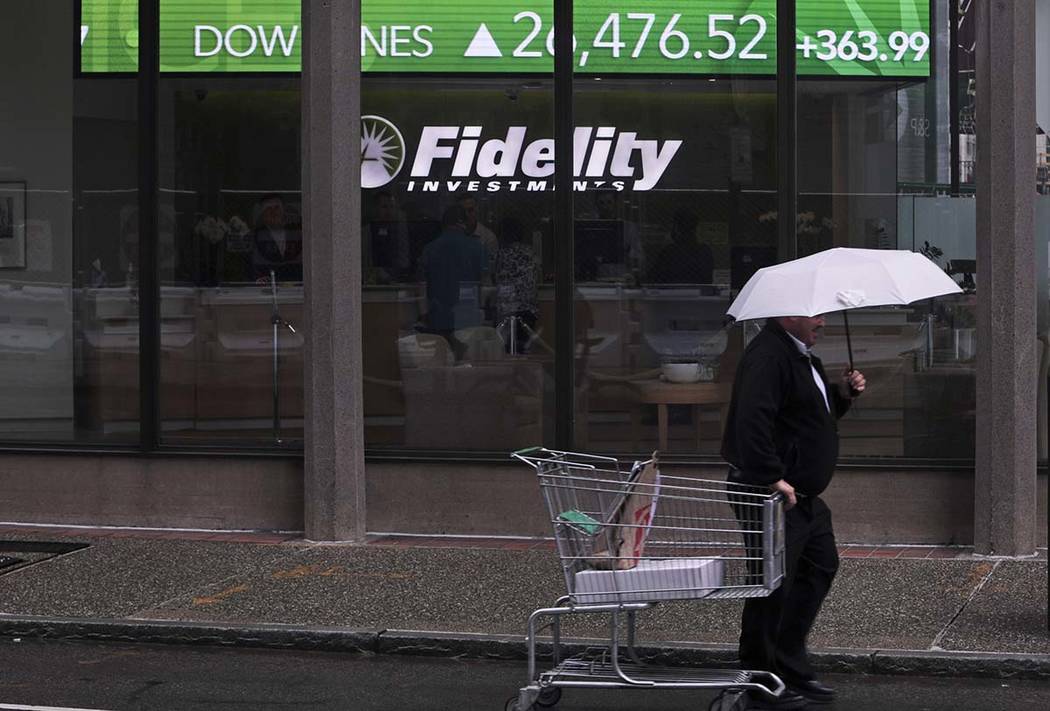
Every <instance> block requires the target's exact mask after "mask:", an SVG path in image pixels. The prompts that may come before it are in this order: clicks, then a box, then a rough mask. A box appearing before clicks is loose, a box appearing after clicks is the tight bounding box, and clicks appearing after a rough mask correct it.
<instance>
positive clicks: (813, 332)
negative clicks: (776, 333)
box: [776, 315, 824, 348]
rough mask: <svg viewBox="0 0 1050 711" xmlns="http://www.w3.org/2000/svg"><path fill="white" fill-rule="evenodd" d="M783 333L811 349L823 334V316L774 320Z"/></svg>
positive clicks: (788, 317)
mask: <svg viewBox="0 0 1050 711" xmlns="http://www.w3.org/2000/svg"><path fill="white" fill-rule="evenodd" d="M776 321H777V323H779V324H780V325H781V326H782V327H783V328H784V330H785V331H787V332H788V333H790V334H791V335H792V336H794V337H795V338H797V339H798V340H800V341H802V344H803V345H804V346H805V347H806V348H812V347H813V345H814V344H815V343H816V342H817V339H818V338H820V336H821V335H822V334H823V333H824V316H823V315H820V316H781V317H780V318H778V319H776Z"/></svg>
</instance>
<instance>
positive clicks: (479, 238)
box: [361, 18, 556, 451]
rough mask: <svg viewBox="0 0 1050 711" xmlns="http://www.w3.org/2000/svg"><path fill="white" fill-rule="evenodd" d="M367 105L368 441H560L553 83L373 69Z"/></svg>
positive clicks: (419, 445)
mask: <svg viewBox="0 0 1050 711" xmlns="http://www.w3.org/2000/svg"><path fill="white" fill-rule="evenodd" d="M464 19H465V18H464ZM370 46H371V45H370ZM370 51H374V50H370ZM367 60H368V55H367V54H366V63H367ZM361 103H362V107H363V109H362V112H363V113H364V114H365V115H364V117H363V118H362V122H361V133H362V163H363V165H362V187H363V191H362V203H363V219H364V223H363V225H362V233H361V240H362V251H363V253H362V260H363V270H362V273H363V279H364V284H363V287H362V288H363V289H364V293H363V308H364V328H363V333H364V337H363V339H362V348H363V351H364V371H365V377H364V410H365V423H364V427H365V442H366V444H367V445H368V446H369V447H374V448H384V447H394V446H396V447H405V448H411V449H428V450H440V449H456V450H490V451H492V450H508V449H516V448H521V447H525V446H531V445H535V444H538V443H540V442H543V441H549V437H550V432H551V429H552V427H553V418H552V410H553V391H554V347H555V343H554V324H555V303H554V290H553V279H554V271H555V269H556V265H555V261H554V253H553V248H552V247H553V243H552V240H551V235H552V228H551V224H552V223H551V219H552V213H553V197H552V191H553V179H552V171H553V168H552V163H551V161H552V158H553V138H552V137H553V121H552V83H551V81H550V79H549V76H547V77H545V76H544V75H542V74H528V75H524V76H515V75H509V76H499V77H491V76H478V77H463V78H450V77H447V76H437V77H420V78H413V79H407V78H400V77H387V76H367V75H366V77H365V81H364V88H363V91H362V102H361Z"/></svg>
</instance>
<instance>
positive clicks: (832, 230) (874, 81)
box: [796, 2, 977, 458]
mask: <svg viewBox="0 0 1050 711" xmlns="http://www.w3.org/2000/svg"><path fill="white" fill-rule="evenodd" d="M923 9H925V7H924V8H923ZM930 10H931V11H932V12H931V14H930V16H929V20H928V21H927V19H926V16H925V15H924V14H923V13H919V15H918V16H917V17H913V18H912V20H911V21H912V22H916V23H917V24H914V26H913V25H909V24H908V22H909V18H908V16H907V13H904V12H902V13H901V14H900V15H899V16H898V15H896V13H891V14H890V16H888V17H886V18H884V20H885V22H884V23H882V24H881V26H880V23H879V22H878V20H875V19H874V18H873V25H874V27H875V29H874V30H872V32H875V33H876V34H874V35H870V36H868V39H872V38H873V41H874V42H875V46H876V47H881V46H882V45H881V43H882V42H886V47H889V48H890V49H889V51H884V52H883V53H884V54H894V55H895V54H896V53H895V52H894V51H893V49H892V47H891V45H899V46H900V48H901V50H902V55H901V62H900V64H899V65H898V67H899V68H897V67H887V68H886V70H885V71H884V72H883V73H884V77H885V78H883V79H879V78H874V77H866V78H864V79H863V80H862V81H861V80H852V79H849V78H846V77H839V78H835V79H827V80H825V79H820V78H817V77H815V76H806V75H803V74H802V66H803V65H802V64H801V63H800V76H799V81H798V165H799V168H798V181H799V197H798V210H799V214H798V215H797V217H796V225H797V240H798V253H799V255H800V256H802V255H806V254H811V253H813V252H815V251H819V250H822V249H827V248H830V247H863V248H869V249H908V250H913V251H916V252H920V253H922V254H925V255H926V256H927V257H928V258H929V259H931V260H932V261H934V262H935V263H936V264H937V265H938V266H940V267H941V268H942V269H944V270H945V271H946V272H947V273H948V274H950V275H951V276H952V277H953V278H954V279H955V280H956V281H957V282H958V283H959V284H960V285H961V286H962V287H963V289H964V291H965V292H966V293H965V294H964V295H962V296H958V297H948V298H941V299H937V300H936V301H931V302H929V303H916V304H911V305H908V306H905V307H882V308H869V309H860V310H857V311H854V312H851V313H850V317H849V326H850V332H851V335H852V349H853V363H854V366H855V367H857V368H858V369H860V370H862V371H863V372H864V373H865V375H866V377H867V379H868V388H867V392H866V393H865V396H864V398H863V400H861V401H859V402H858V403H857V406H856V407H855V408H854V409H853V411H852V412H851V413H850V414H849V415H848V416H847V417H845V418H844V419H843V420H842V422H841V423H840V432H841V436H842V454H843V455H844V456H880V457H902V456H903V457H924V458H971V457H973V453H974V410H975V380H974V365H975V363H974V358H975V355H976V339H975V333H976V329H975V325H976V324H975V321H976V303H975V299H976V289H977V287H976V277H975V263H974V260H975V255H976V233H975V230H976V223H975V214H976V213H975V203H974V200H973V199H972V196H960V195H952V194H951V181H950V165H951V163H950V161H951V154H950V140H949V135H948V132H949V130H950V121H949V115H950V114H949V92H948V74H947V72H946V68H947V67H948V61H947V58H948V50H949V46H948V36H949V33H948V26H949V18H948V3H947V2H935V3H932V4H931V5H930ZM804 21H808V20H805V19H804V18H803V15H802V14H801V11H800V14H799V22H800V25H801V23H803V22H804ZM800 30H801V27H800ZM826 37H827V36H825V38H826ZM841 37H844V35H841V36H840V41H839V44H840V45H842V41H843V40H842V39H841ZM905 39H906V40H907V42H905ZM844 48H845V49H846V50H849V49H850V47H849V46H848V44H847V45H843V46H839V48H838V49H839V51H840V53H841V51H842V50H843V49H844ZM922 48H927V49H926V50H925V51H923V50H922ZM883 49H885V48H883ZM880 51H883V50H880ZM919 57H922V58H923V59H924V60H925V62H926V64H925V68H924V69H923V68H921V67H920V65H919V64H918V63H917V62H916V60H917V58H919ZM920 69H921V71H918V72H917V71H916V70H920ZM909 73H911V74H916V73H918V74H919V75H918V76H898V75H897V74H904V75H907V74H909ZM820 352H821V356H822V357H823V358H824V360H825V363H826V365H827V367H828V370H829V372H841V371H843V370H845V369H846V368H847V367H848V363H849V355H848V348H847V342H846V338H845V327H844V321H843V319H842V317H841V316H839V315H834V316H832V317H830V318H829V319H828V326H827V328H826V337H825V338H824V339H823V342H822V344H821V345H820Z"/></svg>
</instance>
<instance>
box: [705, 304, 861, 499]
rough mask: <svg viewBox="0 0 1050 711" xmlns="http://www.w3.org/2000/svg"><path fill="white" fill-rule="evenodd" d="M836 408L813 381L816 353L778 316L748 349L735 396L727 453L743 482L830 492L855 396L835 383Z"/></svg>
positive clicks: (830, 394)
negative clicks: (806, 350) (843, 421)
mask: <svg viewBox="0 0 1050 711" xmlns="http://www.w3.org/2000/svg"><path fill="white" fill-rule="evenodd" d="M812 362H813V365H814V366H815V367H816V369H817V372H818V373H819V374H820V376H821V377H822V378H823V379H824V383H825V385H826V388H827V393H828V403H829V404H830V405H831V412H828V408H827V406H825V404H824V398H823V396H822V395H821V394H820V390H819V388H817V384H816V383H815V382H814V381H813V371H812V370H811V369H810V365H809V364H810V359H809V357H807V356H806V355H805V354H803V353H802V352H801V351H799V349H798V346H797V345H796V344H795V342H794V341H793V340H792V339H791V336H789V335H788V333H787V332H786V331H785V330H784V329H783V327H782V326H780V324H779V323H777V322H775V321H772V320H771V321H769V322H768V323H767V324H766V326H765V328H763V329H762V331H761V332H760V333H759V334H758V335H757V336H755V338H754V339H753V340H752V341H751V343H750V344H749V345H748V347H747V348H746V349H745V350H744V355H743V358H742V359H741V361H740V366H739V367H738V368H737V371H736V379H735V381H734V382H733V399H732V401H731V402H730V404H729V415H728V418H727V422H726V428H725V435H724V436H723V438H722V457H723V458H724V459H725V460H726V461H727V462H729V463H730V464H732V465H733V466H735V467H736V468H737V469H739V470H740V475H739V478H740V480H741V481H744V482H747V483H750V484H763V485H768V484H772V483H774V482H776V481H778V480H780V479H784V480H786V481H787V482H788V483H789V484H791V485H792V486H793V487H795V489H796V490H797V491H799V492H801V493H803V494H807V495H809V496H816V495H817V494H820V492H822V491H824V489H825V488H826V487H827V485H828V483H829V482H830V481H831V476H832V474H833V473H834V471H835V462H836V461H837V459H838V454H839V434H838V424H837V422H836V420H837V419H838V418H839V417H842V415H844V414H845V413H846V411H847V410H848V409H849V405H850V401H849V399H848V398H845V397H843V396H842V395H841V394H840V393H839V390H838V388H837V387H834V386H832V385H831V384H828V379H827V376H826V375H825V374H824V367H823V365H821V363H820V360H819V359H818V358H816V357H815V356H813V357H812Z"/></svg>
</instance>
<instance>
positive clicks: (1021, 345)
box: [974, 0, 1037, 556]
mask: <svg viewBox="0 0 1050 711" xmlns="http://www.w3.org/2000/svg"><path fill="white" fill-rule="evenodd" d="M976 6H977V13H978V14H977V46H976V52H977V284H978V298H977V303H978V306H977V347H978V352H977V461H976V478H975V482H974V486H975V506H974V547H975V549H976V551H977V552H978V553H983V554H987V555H1005V556H1022V555H1031V554H1033V553H1034V552H1035V543H1036V432H1035V429H1036V392H1037V382H1036V377H1037V376H1036V373H1037V352H1036V307H1035V281H1036V280H1035V269H1036V265H1035V236H1034V230H1035V223H1034V220H1035V140H1034V137H1035V5H1034V2H1033V1H1032V0H1018V1H1017V2H1008V1H1007V0H986V1H984V2H978V3H976Z"/></svg>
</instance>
